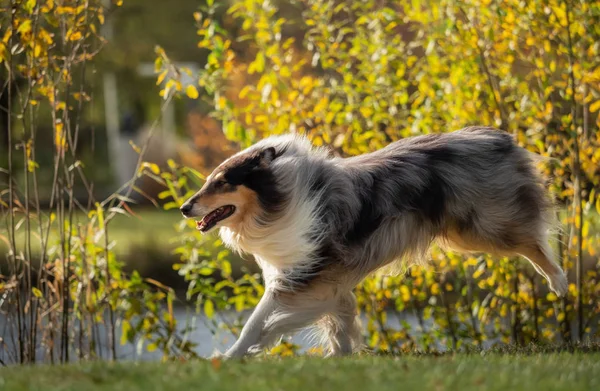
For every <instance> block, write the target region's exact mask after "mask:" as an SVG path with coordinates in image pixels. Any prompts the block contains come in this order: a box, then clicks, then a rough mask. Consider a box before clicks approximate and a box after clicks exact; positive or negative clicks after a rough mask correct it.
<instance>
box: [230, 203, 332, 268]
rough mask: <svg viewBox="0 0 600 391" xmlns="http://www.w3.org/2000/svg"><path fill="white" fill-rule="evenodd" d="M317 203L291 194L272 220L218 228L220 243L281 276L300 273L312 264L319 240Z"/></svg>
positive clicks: (320, 228)
mask: <svg viewBox="0 0 600 391" xmlns="http://www.w3.org/2000/svg"><path fill="white" fill-rule="evenodd" d="M318 201H319V199H318V198H308V197H298V194H295V195H293V196H292V198H291V199H290V202H289V203H288V205H287V206H286V208H285V209H284V210H283V211H281V212H280V213H278V216H277V217H276V218H275V219H273V220H271V221H268V222H261V221H259V220H257V218H256V217H249V218H247V219H246V220H245V221H243V222H242V223H241V224H239V225H238V226H237V227H236V229H235V230H234V229H232V228H229V227H223V228H221V229H220V235H221V239H222V240H223V242H224V243H225V244H226V245H227V246H229V247H230V248H232V249H233V250H235V251H237V252H243V253H249V254H253V255H254V256H255V257H257V258H260V259H261V261H262V262H267V263H269V264H270V265H272V266H274V267H275V268H276V269H278V270H280V271H282V272H283V271H286V270H290V269H302V268H303V267H306V266H307V265H310V264H311V262H312V261H314V259H315V257H316V250H317V248H318V245H319V243H320V240H319V237H320V236H322V235H320V231H321V230H322V227H321V224H320V223H319V219H318V213H319V204H318ZM315 238H316V240H315Z"/></svg>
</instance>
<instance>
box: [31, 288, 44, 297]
mask: <svg viewBox="0 0 600 391" xmlns="http://www.w3.org/2000/svg"><path fill="white" fill-rule="evenodd" d="M31 291H32V292H33V295H34V296H35V297H42V291H41V290H39V289H38V288H31Z"/></svg>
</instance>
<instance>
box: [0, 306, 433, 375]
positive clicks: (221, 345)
mask: <svg viewBox="0 0 600 391" xmlns="http://www.w3.org/2000/svg"><path fill="white" fill-rule="evenodd" d="M250 313H251V311H247V312H245V313H242V314H241V315H240V314H238V313H235V312H221V313H219V314H217V315H216V317H217V320H225V321H227V322H228V323H233V321H234V320H235V319H237V318H238V317H240V316H241V317H242V319H244V320H245V319H247V317H248V316H249V315H250ZM174 315H175V318H176V319H177V325H178V328H179V329H180V330H181V331H183V330H184V329H185V328H186V327H188V326H190V325H191V326H193V330H191V331H189V332H188V333H187V334H186V335H185V337H186V338H187V339H188V340H189V341H191V342H192V343H194V344H196V347H195V349H194V351H195V352H196V354H198V355H199V356H201V357H210V356H211V355H212V354H213V353H214V352H215V350H218V351H219V352H225V351H226V350H227V349H228V348H229V347H231V346H232V345H233V343H234V342H235V340H236V337H235V336H234V335H233V334H232V333H230V332H227V331H225V330H219V331H218V332H217V334H216V335H215V334H214V332H213V329H214V327H212V326H211V324H212V321H211V320H209V319H207V318H206V317H205V316H204V315H197V314H195V313H194V311H193V310H192V309H189V308H186V307H176V308H175V309H174ZM401 322H407V323H408V324H409V325H410V326H411V328H412V329H413V330H418V329H419V326H418V321H417V318H416V317H415V316H413V315H411V314H404V313H401V314H397V316H396V313H394V316H388V320H387V322H386V326H387V327H390V328H400V327H401V325H400V323H401ZM363 323H366V318H365V317H364V316H363ZM427 326H428V327H431V324H428V325H427ZM73 327H76V326H73ZM15 331H16V327H15V326H14V319H12V321H11V322H9V321H8V319H7V318H6V316H5V315H2V314H0V336H2V339H3V341H4V342H5V343H4V344H2V345H0V359H1V360H2V361H3V362H4V363H6V364H11V363H14V362H15V352H16V344H15V343H14V340H15V339H16V338H15V337H16V336H15V334H16V333H15ZM121 332H122V327H121V324H120V322H117V324H116V330H115V335H116V339H117V346H116V355H117V358H118V359H119V360H135V361H154V360H160V359H161V357H162V352H160V351H153V352H149V351H148V350H147V349H146V346H141V345H139V344H138V343H126V344H124V345H121V344H120V343H119V341H120V339H121ZM98 339H99V348H98V352H99V354H100V356H101V358H104V359H108V358H109V349H108V346H109V345H108V343H107V339H106V332H105V329H104V327H103V326H100V336H99V338H98ZM288 340H290V341H291V342H292V343H294V344H297V345H299V346H300V348H301V351H305V350H306V349H308V348H310V347H312V346H314V345H313V344H312V343H311V342H310V329H307V330H302V331H300V332H298V333H297V334H295V335H293V336H292V337H291V338H288ZM55 348H56V352H57V353H58V351H59V348H60V347H59V346H56V347H55ZM70 355H71V357H73V358H75V357H77V352H76V351H75V350H74V349H71V350H70ZM44 358H45V349H44V348H43V347H41V346H40V347H39V348H38V349H37V360H38V361H43V360H44Z"/></svg>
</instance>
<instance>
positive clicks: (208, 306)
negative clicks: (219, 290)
mask: <svg viewBox="0 0 600 391" xmlns="http://www.w3.org/2000/svg"><path fill="white" fill-rule="evenodd" d="M204 314H205V315H206V316H207V317H208V318H209V319H211V318H212V317H213V315H214V314H215V305H214V304H213V302H212V301H211V300H206V301H205V302H204Z"/></svg>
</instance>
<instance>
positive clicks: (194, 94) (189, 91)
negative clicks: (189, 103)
mask: <svg viewBox="0 0 600 391" xmlns="http://www.w3.org/2000/svg"><path fill="white" fill-rule="evenodd" d="M185 93H186V95H187V96H188V97H189V98H191V99H196V98H198V90H197V89H196V87H195V86H194V85H192V84H190V85H189V86H187V88H186V89H185Z"/></svg>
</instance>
